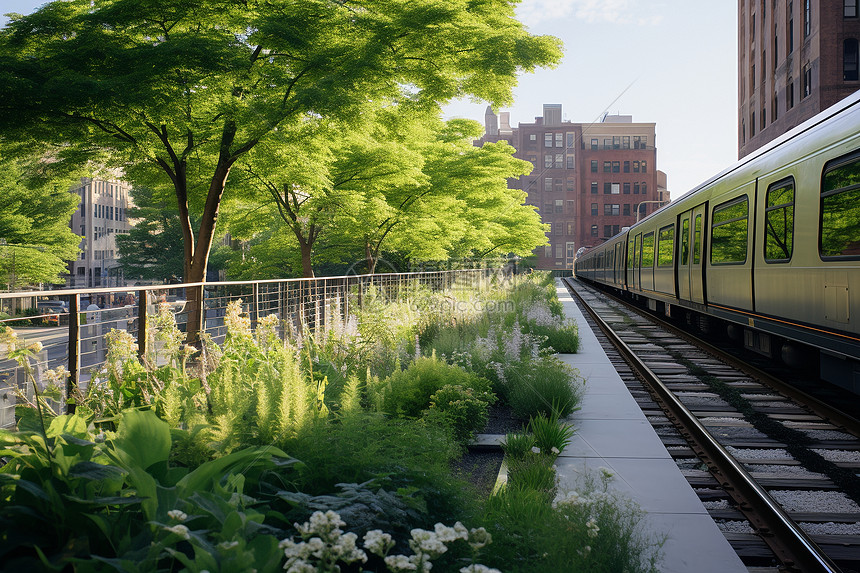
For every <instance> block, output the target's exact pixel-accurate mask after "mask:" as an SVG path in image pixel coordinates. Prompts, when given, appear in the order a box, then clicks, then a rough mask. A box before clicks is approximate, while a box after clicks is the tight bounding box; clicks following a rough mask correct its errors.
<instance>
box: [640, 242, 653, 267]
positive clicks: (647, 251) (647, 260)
mask: <svg viewBox="0 0 860 573" xmlns="http://www.w3.org/2000/svg"><path fill="white" fill-rule="evenodd" d="M653 266H654V233H648V234H646V235H645V236H644V237H642V268H643V269H646V268H648V267H653Z"/></svg>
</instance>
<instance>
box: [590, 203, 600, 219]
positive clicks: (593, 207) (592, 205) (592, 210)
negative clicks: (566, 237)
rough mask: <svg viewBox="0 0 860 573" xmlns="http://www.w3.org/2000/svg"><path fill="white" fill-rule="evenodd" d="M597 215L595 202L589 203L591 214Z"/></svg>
mask: <svg viewBox="0 0 860 573" xmlns="http://www.w3.org/2000/svg"><path fill="white" fill-rule="evenodd" d="M597 215H599V213H598V212H597V203H592V204H591V216H592V217H597Z"/></svg>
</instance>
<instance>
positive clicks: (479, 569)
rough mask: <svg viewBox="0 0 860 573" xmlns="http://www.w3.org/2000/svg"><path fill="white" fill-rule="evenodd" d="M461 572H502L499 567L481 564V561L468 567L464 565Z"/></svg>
mask: <svg viewBox="0 0 860 573" xmlns="http://www.w3.org/2000/svg"><path fill="white" fill-rule="evenodd" d="M460 573H502V572H501V571H499V570H498V569H491V568H489V567H487V566H486V565H481V564H479V563H473V564H472V565H469V566H468V567H463V568H462V569H460Z"/></svg>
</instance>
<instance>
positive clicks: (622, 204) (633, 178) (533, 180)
mask: <svg viewBox="0 0 860 573" xmlns="http://www.w3.org/2000/svg"><path fill="white" fill-rule="evenodd" d="M509 123H510V121H509V116H508V115H507V114H506V113H503V114H500V115H499V116H496V114H495V113H493V111H492V109H491V108H489V107H488V108H487V111H486V114H485V117H484V124H485V135H484V137H483V138H482V139H480V140H478V141H477V142H476V145H482V144H483V143H484V142H487V141H499V140H506V141H507V142H508V143H510V144H511V145H512V146H513V147H515V148H516V150H517V151H516V156H517V157H519V158H520V159H525V160H526V161H530V162H531V163H532V165H534V169H533V170H532V172H531V173H529V174H528V175H525V176H523V177H520V178H519V179H515V180H512V181H509V186H510V187H512V188H516V189H522V190H524V191H525V192H526V194H527V195H528V199H527V201H528V203H529V204H531V205H534V206H535V207H537V209H538V211H539V212H540V215H541V219H542V221H543V222H544V223H546V224H548V225H549V226H550V229H549V231H548V233H547V240H548V241H549V245H548V246H546V247H544V248H541V249H538V250H537V251H536V254H537V256H538V268H542V269H558V268H571V267H572V265H573V258H574V256H575V254H576V251H577V250H578V249H579V248H580V247H591V246H594V245H598V244H600V243H601V242H603V241H604V240H606V239H607V238H609V237H611V236H612V235H614V234H616V233H618V232H619V231H620V230H621V229H622V228H623V227H625V226H629V225H632V224H633V223H634V222H635V221H636V209H637V207H638V208H639V210H640V217H642V216H644V215H646V214H648V213H652V212H653V211H654V210H656V209H657V208H658V207H659V203H658V201H660V200H661V199H662V200H664V201H666V202H668V200H669V193H668V190H667V189H666V176H665V174H664V173H661V172H658V171H657V150H656V147H655V139H656V136H655V124H653V123H634V122H633V118H632V116H628V115H614V116H613V115H607V116H604V118H603V119H602V121H600V122H597V123H590V124H583V123H572V122H570V121H563V120H562V106H561V104H544V106H543V116H542V117H536V118H535V121H534V123H520V124H519V125H518V126H517V127H516V128H511V127H510V125H509ZM661 194H662V195H663V197H661V196H660V195H661Z"/></svg>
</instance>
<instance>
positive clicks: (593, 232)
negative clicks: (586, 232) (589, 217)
mask: <svg viewBox="0 0 860 573" xmlns="http://www.w3.org/2000/svg"><path fill="white" fill-rule="evenodd" d="M591 236H592V237H596V236H597V225H592V226H591Z"/></svg>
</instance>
